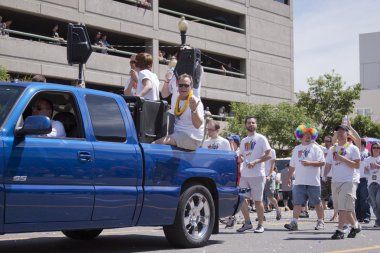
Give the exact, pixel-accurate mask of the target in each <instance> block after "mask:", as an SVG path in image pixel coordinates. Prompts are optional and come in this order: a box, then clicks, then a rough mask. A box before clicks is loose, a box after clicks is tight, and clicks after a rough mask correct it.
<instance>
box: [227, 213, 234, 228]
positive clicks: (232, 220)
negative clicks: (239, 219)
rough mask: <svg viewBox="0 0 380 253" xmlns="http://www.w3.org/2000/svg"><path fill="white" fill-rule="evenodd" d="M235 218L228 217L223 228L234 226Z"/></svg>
mask: <svg viewBox="0 0 380 253" xmlns="http://www.w3.org/2000/svg"><path fill="white" fill-rule="evenodd" d="M235 222H236V219H235V217H234V216H231V217H228V221H227V223H226V226H225V227H224V228H233V227H234V226H235Z"/></svg>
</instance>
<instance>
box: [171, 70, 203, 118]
mask: <svg viewBox="0 0 380 253" xmlns="http://www.w3.org/2000/svg"><path fill="white" fill-rule="evenodd" d="M201 84H202V78H201V81H199V87H198V88H197V89H194V88H193V95H194V96H195V97H197V98H200V97H201ZM168 85H169V86H168V88H169V92H170V93H171V94H172V98H171V100H170V103H171V104H170V105H171V107H170V110H169V113H171V114H173V115H174V107H175V103H176V102H177V98H178V95H179V93H178V87H177V78H176V77H175V75H173V77H172V79H170V81H169V84H168ZM202 115H203V114H202Z"/></svg>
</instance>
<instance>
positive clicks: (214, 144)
mask: <svg viewBox="0 0 380 253" xmlns="http://www.w3.org/2000/svg"><path fill="white" fill-rule="evenodd" d="M202 148H208V149H217V150H227V151H231V146H230V143H229V141H228V140H227V139H225V138H223V137H220V136H218V137H217V138H214V139H213V138H208V139H207V140H205V141H204V142H203V144H202Z"/></svg>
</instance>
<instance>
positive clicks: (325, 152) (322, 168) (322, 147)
mask: <svg viewBox="0 0 380 253" xmlns="http://www.w3.org/2000/svg"><path fill="white" fill-rule="evenodd" d="M319 147H320V148H321V149H322V151H323V156H324V158H325V159H326V157H327V154H328V153H329V149H328V148H326V147H324V146H319ZM325 166H326V165H325ZM325 166H322V167H321V176H323V175H324V174H325ZM327 176H328V177H331V170H330V171H329V174H327Z"/></svg>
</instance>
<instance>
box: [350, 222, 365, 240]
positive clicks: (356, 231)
mask: <svg viewBox="0 0 380 253" xmlns="http://www.w3.org/2000/svg"><path fill="white" fill-rule="evenodd" d="M360 231H362V226H361V225H360V224H358V228H351V230H350V233H349V234H348V235H347V237H348V238H355V237H356V234H359V233H360Z"/></svg>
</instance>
